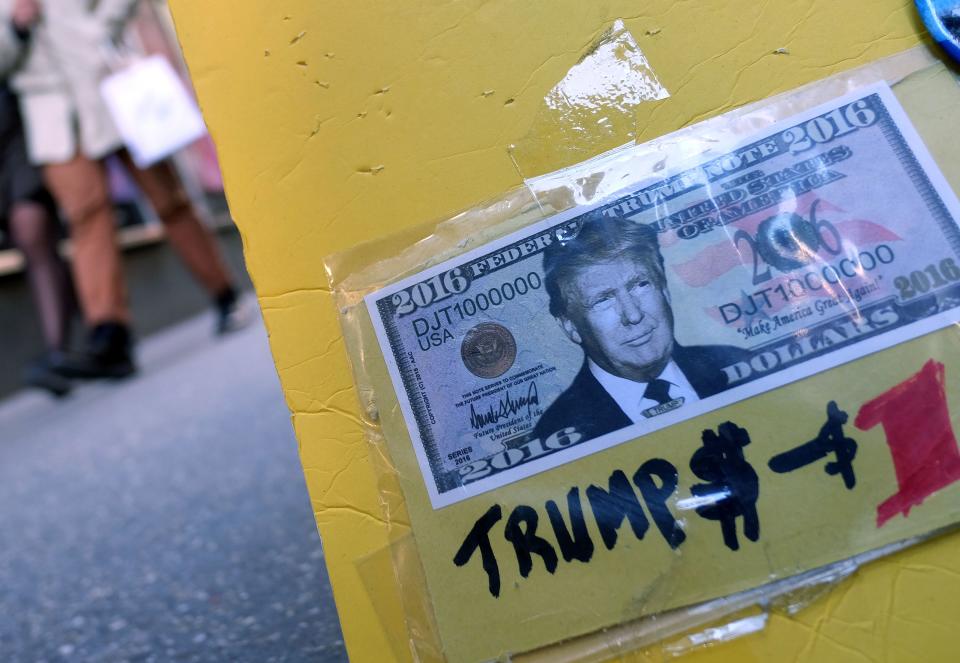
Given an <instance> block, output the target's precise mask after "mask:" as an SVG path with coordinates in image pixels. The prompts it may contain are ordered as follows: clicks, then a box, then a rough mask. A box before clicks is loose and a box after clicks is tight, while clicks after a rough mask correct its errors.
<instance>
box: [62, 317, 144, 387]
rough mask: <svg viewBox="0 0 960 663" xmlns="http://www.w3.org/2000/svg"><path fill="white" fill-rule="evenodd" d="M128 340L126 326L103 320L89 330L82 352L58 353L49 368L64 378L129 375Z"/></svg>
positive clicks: (130, 369)
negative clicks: (103, 321) (88, 336)
mask: <svg viewBox="0 0 960 663" xmlns="http://www.w3.org/2000/svg"><path fill="white" fill-rule="evenodd" d="M132 345H133V343H132V340H131V337H130V330H129V329H127V327H126V325H123V324H120V323H117V322H105V323H101V324H99V325H97V326H96V327H94V328H93V330H92V331H91V332H90V338H89V340H88V341H87V348H86V350H85V351H84V352H81V353H75V354H68V355H61V356H60V357H59V358H58V361H57V362H56V363H54V364H52V366H51V367H52V369H53V370H54V371H55V372H56V373H58V374H60V375H61V376H63V377H66V378H79V379H82V380H95V379H99V378H110V379H115V380H118V379H120V378H125V377H128V376H130V375H133V374H134V373H136V372H137V367H136V366H135V365H134V363H133V356H132Z"/></svg>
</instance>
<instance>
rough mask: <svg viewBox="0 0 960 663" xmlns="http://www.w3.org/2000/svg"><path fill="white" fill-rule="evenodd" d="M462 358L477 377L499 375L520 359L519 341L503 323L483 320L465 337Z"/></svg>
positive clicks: (461, 351)
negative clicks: (518, 353)
mask: <svg viewBox="0 0 960 663" xmlns="http://www.w3.org/2000/svg"><path fill="white" fill-rule="evenodd" d="M460 357H461V358H462V359H463V365H464V366H466V367H467V370H468V371H470V372H471V373H473V374H474V375H476V376H477V377H479V378H487V379H489V378H496V377H500V376H501V375H503V374H504V373H506V372H507V371H508V370H510V367H511V366H513V362H514V361H515V360H516V358H517V342H516V341H515V340H514V338H513V334H511V333H510V330H509V329H507V328H506V327H504V326H503V325H499V324H497V323H496V322H481V323H480V324H479V325H477V326H476V327H474V328H473V329H471V330H470V331H468V332H467V334H466V336H464V337H463V343H462V344H461V345H460Z"/></svg>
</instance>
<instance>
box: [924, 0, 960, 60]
mask: <svg viewBox="0 0 960 663" xmlns="http://www.w3.org/2000/svg"><path fill="white" fill-rule="evenodd" d="M915 2H916V3H917V9H918V10H919V11H920V16H921V17H922V18H923V22H924V23H926V24H927V30H928V31H929V32H930V34H931V35H932V36H933V38H934V39H936V40H937V43H938V44H940V45H941V46H942V47H943V48H944V50H946V51H947V53H949V54H950V57H952V58H953V59H954V60H956V61H957V62H960V0H915Z"/></svg>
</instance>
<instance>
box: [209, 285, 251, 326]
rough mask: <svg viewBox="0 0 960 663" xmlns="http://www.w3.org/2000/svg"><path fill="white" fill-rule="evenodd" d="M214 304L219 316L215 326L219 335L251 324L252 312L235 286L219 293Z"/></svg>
mask: <svg viewBox="0 0 960 663" xmlns="http://www.w3.org/2000/svg"><path fill="white" fill-rule="evenodd" d="M213 306H214V311H215V313H216V316H217V317H216V324H215V326H214V333H216V334H217V336H222V335H223V334H229V333H230V332H233V331H237V330H238V329H243V328H244V327H246V326H247V325H248V324H250V314H249V313H248V312H247V309H246V307H245V306H244V305H243V304H242V303H241V302H240V299H239V298H238V297H237V292H236V291H235V290H234V289H233V288H227V289H226V290H224V291H223V292H221V293H220V294H219V295H217V296H216V298H215V299H214V303H213Z"/></svg>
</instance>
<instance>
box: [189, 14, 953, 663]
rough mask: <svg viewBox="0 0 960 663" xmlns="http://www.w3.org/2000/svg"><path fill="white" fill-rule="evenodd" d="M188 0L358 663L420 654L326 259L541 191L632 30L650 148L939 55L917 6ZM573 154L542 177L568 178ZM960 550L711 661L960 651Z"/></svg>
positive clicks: (941, 545)
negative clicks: (605, 50)
mask: <svg viewBox="0 0 960 663" xmlns="http://www.w3.org/2000/svg"><path fill="white" fill-rule="evenodd" d="M170 4H171V6H172V9H173V12H174V18H175V20H176V25H177V30H178V34H179V36H180V39H181V43H182V45H183V50H184V53H185V55H186V59H187V63H188V65H189V68H190V72H191V75H192V77H193V81H194V84H195V86H196V88H197V92H198V94H199V98H200V102H201V106H202V108H203V111H204V114H205V116H206V119H207V122H208V124H209V126H210V129H211V131H212V133H213V136H214V139H215V141H216V143H217V146H218V149H219V153H220V157H221V159H222V164H223V170H224V175H225V181H226V188H227V195H228V197H229V201H230V206H231V210H232V213H233V217H234V219H235V220H236V222H237V225H238V226H239V228H240V231H241V234H242V236H243V240H244V247H245V253H246V260H247V266H248V268H249V271H250V274H251V276H252V278H253V281H254V284H255V286H256V290H257V295H258V297H259V301H260V305H261V307H262V309H263V314H264V319H265V322H266V325H267V329H268V331H269V334H270V342H271V348H272V351H273V355H274V359H275V361H276V365H277V370H278V372H279V375H280V379H281V382H282V385H283V389H284V393H285V395H286V399H287V404H288V406H289V407H290V410H291V412H292V413H293V423H294V427H295V429H296V434H297V439H298V441H299V445H300V455H301V460H302V462H303V468H304V473H305V476H306V481H307V485H308V488H309V491H310V496H311V500H312V503H313V508H314V512H315V514H316V519H317V524H318V527H319V529H320V533H321V536H322V538H323V542H324V549H325V551H326V556H327V564H328V568H329V572H330V576H331V580H332V584H333V588H334V593H335V596H336V600H337V604H338V607H339V611H340V616H341V623H342V625H343V631H344V636H345V640H346V645H347V648H348V650H349V652H350V654H351V657H352V659H353V660H356V661H385V660H393V659H399V660H408V659H409V658H410V650H409V648H408V646H407V643H406V638H407V633H406V629H405V625H404V621H403V614H402V611H401V610H400V606H399V598H398V590H397V586H396V580H395V577H394V575H393V571H392V567H391V565H390V561H389V557H388V556H386V555H384V554H383V549H384V548H385V546H386V545H387V544H388V540H387V528H386V524H385V523H384V521H383V518H382V515H381V512H380V506H379V504H378V497H377V486H376V481H375V475H374V472H373V469H372V465H371V460H370V458H369V456H368V449H367V445H366V441H365V440H364V438H363V434H362V431H361V429H360V426H359V421H358V418H357V416H358V415H357V410H358V401H357V398H356V394H355V393H354V391H353V389H352V379H351V375H350V372H349V370H348V364H347V358H346V353H345V350H344V345H343V343H342V340H341V337H340V329H339V326H338V323H337V317H336V311H335V309H334V305H333V302H332V299H331V296H330V293H329V292H328V290H327V285H326V276H325V274H324V272H323V267H322V262H321V261H322V258H323V257H324V256H326V255H328V254H330V253H333V252H336V251H339V250H341V249H345V248H347V247H350V246H352V245H354V244H357V243H359V242H362V241H365V240H368V239H371V238H375V237H378V236H381V235H384V234H387V233H394V232H397V231H400V230H403V229H407V228H410V227H412V226H414V225H417V224H421V223H424V222H426V221H431V220H439V219H442V218H444V217H446V216H449V215H451V214H452V213H454V212H456V211H458V210H460V209H462V208H465V207H467V206H469V205H471V204H474V203H476V202H478V201H480V200H483V199H487V198H490V197H492V196H495V195H497V194H499V193H501V192H503V191H505V190H507V189H510V188H512V187H515V186H517V185H518V184H520V181H521V180H520V175H519V174H518V172H517V169H516V168H515V166H514V164H513V162H512V161H511V159H510V158H509V155H508V152H507V146H508V145H510V144H512V143H516V142H518V141H520V140H521V139H522V138H523V137H524V135H526V134H527V132H528V130H529V129H530V127H531V125H532V123H533V122H534V118H535V116H536V114H537V111H538V109H539V108H540V106H541V104H542V102H543V99H544V95H546V94H547V93H548V91H549V90H550V89H551V88H552V87H553V86H554V85H555V84H556V83H557V81H559V80H560V79H561V78H562V77H563V76H564V74H565V73H566V72H567V71H568V69H569V68H570V67H571V66H572V65H574V64H575V62H576V59H577V57H578V55H579V54H580V52H581V51H582V49H583V47H584V46H585V45H586V44H588V43H589V42H590V40H591V38H592V37H594V36H595V35H597V34H599V33H600V31H601V30H603V29H604V28H605V27H607V26H609V25H610V24H611V23H612V22H613V21H614V20H615V19H617V18H623V19H624V21H625V23H626V26H627V27H628V28H629V29H630V30H631V32H632V33H633V35H634V36H635V37H636V39H637V40H638V42H639V44H640V46H641V48H642V49H643V51H644V53H645V54H646V56H647V57H648V59H649V61H650V63H651V66H652V68H653V69H654V71H655V72H656V74H657V76H658V77H659V79H660V81H661V82H662V83H663V85H664V86H665V87H666V88H667V89H668V90H669V92H670V93H671V95H672V96H671V98H670V99H669V100H667V101H666V102H662V103H657V104H655V105H651V106H650V107H649V108H648V109H645V110H644V111H643V112H642V113H641V114H640V122H641V123H640V126H639V128H638V132H637V133H638V136H637V137H638V139H640V140H644V139H648V138H652V137H654V136H657V135H661V134H663V133H666V132H668V131H672V130H674V129H677V128H680V127H682V126H685V125H688V124H690V123H693V122H696V121H698V120H701V119H704V118H707V117H710V116H712V115H715V114H718V113H720V112H722V111H724V110H727V109H730V108H733V107H736V106H739V105H742V104H744V103H747V102H751V101H755V100H759V99H762V98H764V97H766V96H769V95H771V94H774V93H777V92H782V91H786V90H789V89H791V88H794V87H796V86H799V85H802V84H804V83H808V82H810V81H813V80H816V79H819V78H822V77H824V76H826V75H828V74H830V73H833V72H837V71H841V70H843V69H847V68H850V67H853V66H856V65H858V64H862V63H866V62H869V61H871V60H873V59H876V58H878V57H881V56H884V55H888V54H892V53H895V52H898V51H901V50H903V49H906V48H908V47H911V46H914V45H916V44H918V43H920V41H921V40H922V39H923V37H922V36H921V35H922V26H921V25H920V24H919V22H918V19H917V18H916V17H915V15H914V9H913V3H911V2H907V1H906V0H847V1H844V2H836V0H807V1H805V2H796V1H788V0H781V1H779V2H765V3H757V2H749V1H747V0H729V1H727V2H722V3H720V2H712V3H708V2H699V3H698V2H676V1H675V0H651V1H649V2H643V3H637V2H633V1H629V0H609V1H607V2H576V1H574V0H559V1H556V2H551V3H539V2H520V1H515V0H487V1H484V0H464V1H462V2H440V1H438V0H424V1H422V2H417V3H413V2H383V1H377V0H350V1H343V2H331V3H317V2H315V1H313V0H282V1H278V2H239V3H238V2H236V1H235V0H206V1H204V2H195V1H191V0H170ZM624 140H625V138H624V137H623V136H614V137H612V138H611V140H610V145H608V146H612V145H615V144H618V143H619V142H623V141H624ZM554 158H555V162H553V163H549V159H548V163H543V164H541V165H542V166H543V167H544V168H547V169H549V168H557V167H560V166H563V165H566V164H565V163H563V154H562V152H558V153H557V155H555V157H554ZM958 547H960V539H957V538H956V537H952V538H950V537H948V538H944V539H940V540H938V541H937V542H936V543H932V544H927V545H925V546H922V547H920V548H918V549H915V550H912V551H910V552H908V553H904V554H901V555H898V556H896V557H894V558H891V559H889V560H886V561H883V562H880V563H876V564H874V565H873V566H871V567H869V568H868V569H866V570H864V571H862V572H861V573H860V574H859V575H858V576H857V578H856V579H855V580H854V581H852V582H847V583H845V584H844V585H842V586H841V587H839V588H837V589H835V590H834V591H833V592H832V593H830V595H829V596H828V597H827V598H826V599H824V600H821V601H819V602H817V603H815V604H814V605H813V607H811V608H809V609H807V610H806V611H804V612H801V613H800V614H799V615H797V616H796V617H795V618H786V617H781V616H774V617H773V618H772V619H771V622H770V623H769V624H768V627H767V628H766V630H765V631H763V633H762V634H760V635H757V636H753V637H750V638H747V639H744V640H742V641H739V642H736V643H734V644H732V645H728V646H724V647H721V648H717V649H713V650H708V651H705V652H701V653H699V654H698V655H697V656H694V657H693V658H692V659H691V660H731V661H733V660H739V661H744V660H784V659H787V660H796V659H802V660H856V659H863V660H874V659H880V658H884V657H890V658H894V659H900V658H904V659H906V658H914V657H915V658H919V659H921V660H946V659H948V658H952V657H955V645H954V639H953V634H954V632H955V630H956V628H957V625H958V623H960V618H958V615H960V580H958V578H960V555H958V554H957V551H958ZM651 656H654V655H651Z"/></svg>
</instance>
